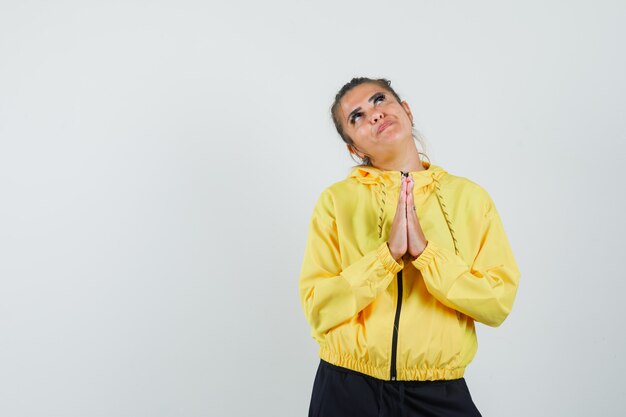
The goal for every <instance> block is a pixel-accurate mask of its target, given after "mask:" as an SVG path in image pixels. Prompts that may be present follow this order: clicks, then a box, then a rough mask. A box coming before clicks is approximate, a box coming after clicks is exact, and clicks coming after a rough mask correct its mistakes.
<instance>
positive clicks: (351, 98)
mask: <svg viewBox="0 0 626 417" xmlns="http://www.w3.org/2000/svg"><path fill="white" fill-rule="evenodd" d="M378 91H385V92H386V91H387V90H386V89H385V88H383V87H381V86H379V85H378V84H373V83H364V84H360V85H357V86H356V87H354V88H352V89H351V90H350V91H348V92H347V93H346V94H345V95H344V96H343V97H342V98H341V101H340V103H339V107H340V108H341V112H342V116H343V117H344V118H345V117H347V115H348V114H350V112H351V111H352V110H354V109H356V108H357V107H365V106H367V105H368V102H367V100H369V98H370V97H371V96H372V94H374V93H376V92H378ZM370 105H371V103H370Z"/></svg>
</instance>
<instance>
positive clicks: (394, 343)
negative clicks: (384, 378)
mask: <svg viewBox="0 0 626 417" xmlns="http://www.w3.org/2000/svg"><path fill="white" fill-rule="evenodd" d="M397 278H398V303H397V304H396V317H395V319H394V321H393V339H392V340H391V380H392V381H395V380H396V377H397V370H396V360H397V359H396V357H397V351H398V327H399V326H400V308H401V306H402V271H398V274H397Z"/></svg>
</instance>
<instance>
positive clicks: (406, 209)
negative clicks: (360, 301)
mask: <svg viewBox="0 0 626 417" xmlns="http://www.w3.org/2000/svg"><path fill="white" fill-rule="evenodd" d="M427 243H428V242H427V240H426V236H424V232H423V231H422V228H421V226H420V223H419V219H418V218H417V213H416V211H415V202H414V201H413V178H412V177H411V176H410V175H409V176H406V177H405V176H402V184H401V185H400V197H399V198H398V207H397V208H396V215H395V217H394V218H393V223H392V225H391V232H390V233H389V241H388V242H387V246H389V252H391V256H393V258H394V259H395V260H396V261H397V260H398V259H400V258H402V257H404V256H405V255H406V256H407V257H410V258H412V259H415V258H417V257H418V256H419V255H420V254H421V253H422V252H423V251H424V248H426V244H427ZM412 259H410V260H412Z"/></svg>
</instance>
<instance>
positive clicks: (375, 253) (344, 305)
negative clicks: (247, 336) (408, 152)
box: [299, 192, 404, 341]
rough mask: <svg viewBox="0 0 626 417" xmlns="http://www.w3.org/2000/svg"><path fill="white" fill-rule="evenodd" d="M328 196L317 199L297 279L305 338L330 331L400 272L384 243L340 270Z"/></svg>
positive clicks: (400, 265) (332, 214) (332, 211)
mask: <svg viewBox="0 0 626 417" xmlns="http://www.w3.org/2000/svg"><path fill="white" fill-rule="evenodd" d="M341 238H347V237H341V236H338V232H337V225H336V222H335V219H334V210H333V202H332V196H331V195H330V194H329V193H327V192H324V193H322V195H321V196H320V198H319V200H318V202H317V204H316V206H315V209H314V211H313V215H312V217H311V221H310V223H309V232H308V237H307V242H306V248H305V253H304V260H303V262H302V269H301V272H300V279H299V291H300V301H301V304H302V308H303V310H304V314H305V316H306V319H307V321H308V322H309V324H310V326H311V335H312V336H313V338H315V339H316V340H318V341H321V340H322V338H323V335H324V334H325V333H326V332H328V331H329V330H330V329H332V328H333V327H335V326H337V325H339V324H341V323H343V322H345V321H346V320H349V319H351V318H353V317H355V316H356V315H357V314H358V313H359V312H360V311H361V310H363V309H364V308H365V307H367V306H368V305H369V304H370V303H371V302H372V301H373V300H374V299H375V298H376V297H377V296H378V295H379V294H380V293H381V292H383V291H385V289H386V288H387V286H388V285H389V284H390V283H391V282H392V281H393V279H394V277H395V274H396V273H397V272H398V271H399V270H401V269H402V267H403V266H404V265H403V261H402V259H399V261H398V262H396V261H395V259H394V258H393V257H392V255H391V253H390V252H389V247H388V246H387V242H382V243H381V244H380V245H378V246H377V247H376V248H374V249H373V250H371V251H369V252H367V253H365V254H363V255H362V256H360V257H359V258H358V259H356V260H355V261H354V262H351V263H350V265H349V266H347V267H345V268H343V269H342V254H341V252H340V244H339V241H340V239H341Z"/></svg>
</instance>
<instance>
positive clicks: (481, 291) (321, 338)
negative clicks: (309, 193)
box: [299, 162, 520, 381]
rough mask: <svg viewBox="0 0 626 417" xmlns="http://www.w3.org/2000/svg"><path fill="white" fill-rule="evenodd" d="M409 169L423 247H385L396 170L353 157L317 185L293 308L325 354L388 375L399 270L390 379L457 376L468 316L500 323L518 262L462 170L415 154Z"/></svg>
mask: <svg viewBox="0 0 626 417" xmlns="http://www.w3.org/2000/svg"><path fill="white" fill-rule="evenodd" d="M423 166H424V167H425V168H426V169H425V170H423V171H415V172H411V173H410V175H411V176H412V177H413V179H414V183H415V186H414V189H413V196H414V200H415V206H416V210H417V216H418V218H419V221H420V225H421V227H422V230H423V231H424V235H425V236H426V239H427V241H428V244H427V245H426V248H425V250H424V251H423V252H422V253H421V254H420V256H419V257H417V258H416V259H414V260H410V259H408V258H407V259H406V261H405V260H403V259H400V260H399V261H398V262H396V261H395V260H394V259H393V257H392V256H391V253H390V252H389V247H388V246H387V240H388V238H389V232H390V230H391V224H392V222H393V218H394V216H395V212H396V207H397V204H398V197H399V193H400V184H401V175H402V174H401V172H399V171H382V170H379V169H376V168H374V167H357V168H354V169H353V170H352V172H351V173H350V175H348V177H347V178H345V179H344V180H342V181H339V182H336V183H334V184H332V185H331V186H329V187H327V188H326V189H325V190H324V191H322V193H321V194H320V196H319V198H318V201H317V203H316V205H315V208H314V210H313V214H312V216H311V221H310V224H309V232H308V237H307V242H306V249H305V253H304V259H303V263H302V269H301V273H300V279H299V291H300V300H301V304H302V308H303V310H304V313H305V316H306V319H307V321H308V323H309V324H310V326H311V335H312V337H313V338H314V339H315V340H316V341H317V342H318V343H319V345H320V350H319V354H320V357H321V358H322V359H324V360H326V361H328V362H330V363H333V364H335V365H338V366H343V367H346V368H349V369H353V370H355V371H358V372H362V373H365V374H368V375H370V376H373V377H375V378H379V379H385V380H389V379H390V369H391V357H392V356H391V355H392V352H391V350H392V338H393V326H394V318H395V314H396V305H397V297H398V283H397V274H398V272H399V271H400V270H402V287H403V291H402V301H401V310H400V321H399V328H398V341H397V356H396V367H397V380H405V381H406V380H435V379H456V378H460V377H462V376H463V374H464V371H465V367H466V366H467V365H468V364H469V363H470V362H471V360H472V359H473V357H474V355H475V353H476V349H477V341H476V333H475V329H474V321H475V320H476V321H479V322H482V323H484V324H486V325H489V326H493V327H497V326H499V325H500V324H501V323H502V322H503V321H504V320H505V318H506V317H507V316H508V314H509V313H510V311H511V308H512V306H513V301H514V299H515V295H516V292H517V286H518V282H519V278H520V272H519V269H518V266H517V264H516V261H515V259H514V257H513V253H512V251H511V248H510V246H509V242H508V240H507V237H506V235H505V232H504V228H503V225H502V222H501V220H500V217H499V215H498V212H497V210H496V207H495V205H494V203H493V201H492V199H491V198H490V196H489V195H488V193H487V192H486V191H485V190H484V189H483V188H482V187H481V186H480V185H478V184H476V183H474V182H472V181H470V180H468V179H467V178H464V177H460V176H455V175H452V174H449V173H448V172H446V171H445V170H444V169H443V168H441V167H440V166H437V165H434V164H429V163H428V162H423Z"/></svg>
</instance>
